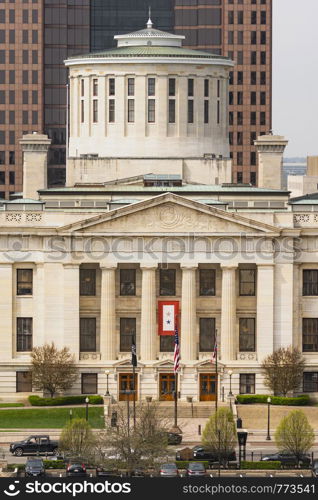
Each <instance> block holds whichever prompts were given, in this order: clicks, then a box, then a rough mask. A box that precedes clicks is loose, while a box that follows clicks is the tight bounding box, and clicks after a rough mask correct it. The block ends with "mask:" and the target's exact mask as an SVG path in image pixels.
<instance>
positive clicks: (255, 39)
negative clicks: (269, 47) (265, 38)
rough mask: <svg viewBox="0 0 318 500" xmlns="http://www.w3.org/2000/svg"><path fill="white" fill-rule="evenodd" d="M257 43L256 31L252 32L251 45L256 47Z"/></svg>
mask: <svg viewBox="0 0 318 500" xmlns="http://www.w3.org/2000/svg"><path fill="white" fill-rule="evenodd" d="M256 43H257V35H256V31H251V44H252V45H256Z"/></svg>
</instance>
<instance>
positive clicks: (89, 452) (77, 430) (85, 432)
mask: <svg viewBox="0 0 318 500" xmlns="http://www.w3.org/2000/svg"><path fill="white" fill-rule="evenodd" d="M96 445H97V439H96V437H95V435H94V433H93V431H92V428H91V426H90V425H89V423H88V422H87V421H86V420H85V419H83V418H75V419H74V420H71V421H70V422H69V423H68V424H67V425H66V426H65V427H64V429H63V430H62V433H61V437H60V440H59V450H60V451H62V452H64V454H65V455H66V456H70V457H72V458H74V459H77V460H83V461H87V460H88V461H92V460H93V457H94V456H95V449H96Z"/></svg>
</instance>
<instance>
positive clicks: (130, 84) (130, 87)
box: [127, 78, 135, 95]
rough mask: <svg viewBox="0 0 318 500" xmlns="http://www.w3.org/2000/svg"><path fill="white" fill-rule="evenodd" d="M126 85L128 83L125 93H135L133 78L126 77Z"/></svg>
mask: <svg viewBox="0 0 318 500" xmlns="http://www.w3.org/2000/svg"><path fill="white" fill-rule="evenodd" d="M127 85H128V89H127V94H128V95H135V79H134V78H128V82H127Z"/></svg>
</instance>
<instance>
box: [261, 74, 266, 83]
mask: <svg viewBox="0 0 318 500" xmlns="http://www.w3.org/2000/svg"><path fill="white" fill-rule="evenodd" d="M260 83H261V85H266V72H265V71H261V78H260Z"/></svg>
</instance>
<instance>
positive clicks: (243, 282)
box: [239, 269, 256, 295]
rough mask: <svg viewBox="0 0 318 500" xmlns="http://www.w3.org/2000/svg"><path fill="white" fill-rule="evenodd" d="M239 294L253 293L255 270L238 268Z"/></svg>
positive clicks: (254, 289)
mask: <svg viewBox="0 0 318 500" xmlns="http://www.w3.org/2000/svg"><path fill="white" fill-rule="evenodd" d="M239 271H240V274H239V275H240V295H255V291H256V288H255V284H256V270H255V269H240V270H239Z"/></svg>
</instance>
